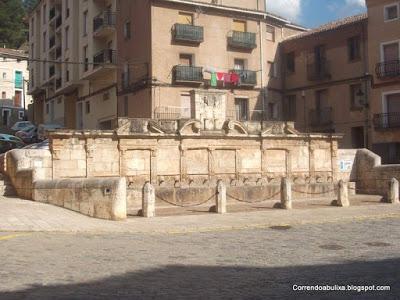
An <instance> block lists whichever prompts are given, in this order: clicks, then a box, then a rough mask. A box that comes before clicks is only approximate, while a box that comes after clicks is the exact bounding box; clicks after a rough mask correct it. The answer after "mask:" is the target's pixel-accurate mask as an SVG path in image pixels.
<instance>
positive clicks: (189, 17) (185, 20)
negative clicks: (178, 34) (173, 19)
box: [178, 12, 193, 25]
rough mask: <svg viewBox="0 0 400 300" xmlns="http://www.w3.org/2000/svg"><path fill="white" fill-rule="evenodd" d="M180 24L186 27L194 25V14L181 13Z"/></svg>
mask: <svg viewBox="0 0 400 300" xmlns="http://www.w3.org/2000/svg"><path fill="white" fill-rule="evenodd" d="M178 23H179V24H186V25H193V14H189V13H183V12H180V13H179V18H178Z"/></svg>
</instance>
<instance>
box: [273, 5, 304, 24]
mask: <svg viewBox="0 0 400 300" xmlns="http://www.w3.org/2000/svg"><path fill="white" fill-rule="evenodd" d="M266 1H267V11H269V12H271V13H275V14H277V15H280V16H282V17H285V18H288V19H289V20H293V21H297V20H299V18H300V16H301V2H302V0H266Z"/></svg>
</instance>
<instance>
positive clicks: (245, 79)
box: [231, 70, 257, 86]
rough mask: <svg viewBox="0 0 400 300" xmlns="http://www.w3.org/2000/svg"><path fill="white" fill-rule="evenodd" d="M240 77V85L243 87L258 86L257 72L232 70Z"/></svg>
mask: <svg viewBox="0 0 400 300" xmlns="http://www.w3.org/2000/svg"><path fill="white" fill-rule="evenodd" d="M231 72H233V73H236V74H238V75H239V77H240V81H239V84H240V85H242V86H255V85H257V72H255V71H250V70H231Z"/></svg>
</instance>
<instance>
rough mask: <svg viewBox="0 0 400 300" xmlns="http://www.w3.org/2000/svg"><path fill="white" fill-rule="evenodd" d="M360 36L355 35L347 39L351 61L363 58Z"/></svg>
mask: <svg viewBox="0 0 400 300" xmlns="http://www.w3.org/2000/svg"><path fill="white" fill-rule="evenodd" d="M360 41H361V39H360V36H355V37H352V38H350V39H348V41H347V45H348V54H349V61H354V60H358V59H360V58H361V54H360Z"/></svg>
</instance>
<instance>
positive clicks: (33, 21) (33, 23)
mask: <svg viewBox="0 0 400 300" xmlns="http://www.w3.org/2000/svg"><path fill="white" fill-rule="evenodd" d="M34 34H35V18H32V20H31V36H33V35H34Z"/></svg>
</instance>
